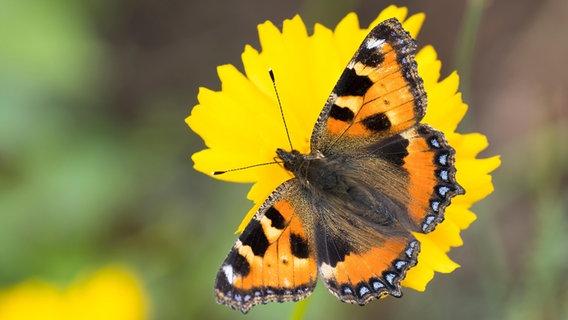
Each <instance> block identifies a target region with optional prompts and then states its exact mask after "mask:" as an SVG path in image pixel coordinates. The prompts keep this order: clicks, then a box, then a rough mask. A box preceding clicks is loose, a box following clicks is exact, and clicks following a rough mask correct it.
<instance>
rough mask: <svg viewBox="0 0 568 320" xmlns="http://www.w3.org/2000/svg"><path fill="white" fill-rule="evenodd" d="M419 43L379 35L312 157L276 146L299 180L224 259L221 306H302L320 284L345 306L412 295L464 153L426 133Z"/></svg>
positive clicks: (331, 104) (358, 60)
mask: <svg viewBox="0 0 568 320" xmlns="http://www.w3.org/2000/svg"><path fill="white" fill-rule="evenodd" d="M415 52H416V43H415V40H414V39H413V38H412V37H411V36H410V35H409V34H408V32H406V31H405V30H404V29H403V27H402V26H401V24H400V22H399V21H398V20H397V19H394V18H393V19H389V20H386V21H384V22H382V23H380V24H378V25H377V26H376V27H375V28H373V29H372V30H371V32H370V33H369V34H368V35H367V36H366V38H365V39H364V40H363V43H362V44H361V46H360V47H359V49H358V50H357V52H356V53H355V55H354V57H353V58H352V59H351V61H350V62H349V64H348V65H347V67H346V68H345V70H344V71H343V73H342V75H341V76H340V78H339V80H338V82H337V84H336V86H335V88H334V89H333V91H332V93H331V94H330V96H329V98H328V100H327V102H326V104H325V106H324V107H323V110H322V111H321V113H320V115H319V117H318V119H317V122H316V124H315V126H314V129H313V132H312V136H311V140H310V148H311V151H310V153H308V154H302V153H300V152H299V151H297V150H291V151H287V150H285V149H277V150H276V157H277V159H278V161H279V162H280V163H282V165H283V166H284V168H285V169H286V170H288V171H290V172H291V173H293V178H291V179H290V180H287V181H285V182H283V183H282V184H281V185H280V186H279V187H277V188H276V189H275V190H274V191H273V192H272V193H271V194H270V196H269V197H268V198H267V199H266V200H265V201H264V203H263V204H262V205H261V206H260V208H259V210H258V211H257V212H256V214H255V215H254V217H253V219H252V220H251V221H250V222H249V223H248V225H247V226H246V228H245V229H244V231H243V233H242V234H241V235H240V236H239V238H238V240H237V241H236V243H235V244H234V246H233V248H232V249H231V251H230V252H229V254H228V256H227V258H226V259H225V261H224V262H223V264H222V266H221V268H220V270H219V272H218V273H217V277H216V281H215V296H216V299H217V301H218V302H219V303H222V304H225V305H228V306H230V307H232V308H233V309H236V310H240V311H241V312H243V313H247V312H248V311H249V310H250V309H251V308H252V307H253V306H255V305H257V304H265V303H268V302H273V301H278V302H284V301H298V300H300V299H303V298H305V297H307V296H308V295H310V294H311V293H312V291H313V289H314V288H315V286H316V283H317V279H318V277H319V278H320V279H321V280H322V281H323V283H324V284H325V286H326V287H327V288H328V289H329V291H330V292H331V293H332V294H333V295H335V296H336V297H337V298H339V299H340V300H341V301H343V302H348V303H354V304H359V305H364V304H366V303H368V302H369V301H371V300H373V299H377V298H380V297H383V296H386V295H391V296H394V297H400V296H401V295H402V292H401V286H400V281H401V280H402V279H404V277H405V275H406V273H407V271H408V270H409V269H410V268H412V267H413V266H414V265H416V263H417V256H418V253H419V251H420V243H419V241H418V240H417V239H416V238H415V236H414V235H413V233H416V232H418V233H428V232H431V231H432V230H434V228H435V227H436V225H437V224H438V223H440V222H441V221H442V220H443V217H444V216H443V214H444V210H445V208H446V207H447V206H448V205H449V204H450V201H451V198H452V197H454V196H455V195H458V194H463V193H464V192H465V191H464V190H463V188H462V187H461V186H460V185H459V184H458V183H457V181H456V179H455V175H456V169H455V167H454V158H455V151H454V149H453V148H452V147H451V146H450V145H448V143H447V141H446V139H445V137H444V135H443V133H442V132H440V131H438V130H436V129H434V128H432V127H430V126H429V125H427V124H422V123H420V121H421V120H422V118H423V117H424V115H425V112H426V105H427V97H426V92H425V90H424V86H423V82H422V79H421V78H420V76H419V75H418V70H417V64H416V61H415Z"/></svg>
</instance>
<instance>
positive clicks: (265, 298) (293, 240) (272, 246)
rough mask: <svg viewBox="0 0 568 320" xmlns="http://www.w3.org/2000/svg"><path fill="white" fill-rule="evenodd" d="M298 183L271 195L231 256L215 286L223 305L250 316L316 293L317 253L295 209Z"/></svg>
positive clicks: (224, 264)
mask: <svg viewBox="0 0 568 320" xmlns="http://www.w3.org/2000/svg"><path fill="white" fill-rule="evenodd" d="M294 183H295V181H294V180H290V181H287V182H285V183H284V184H282V185H281V186H280V187H278V188H277V189H276V190H275V191H274V192H273V193H272V195H271V196H270V197H269V198H268V200H267V201H266V202H265V203H264V204H263V205H262V206H261V208H260V209H259V211H258V212H257V213H256V215H255V216H254V218H253V219H252V220H251V222H249V224H248V225H247V227H246V228H245V230H244V232H243V233H242V234H241V236H240V237H239V239H238V240H237V241H236V243H235V245H234V246H233V248H232V249H231V251H230V252H229V255H228V256H227V258H226V259H225V262H223V265H222V266H221V269H220V270H219V273H218V274H217V279H216V282H215V295H216V298H217V301H218V302H219V303H222V304H226V305H229V306H231V307H232V308H233V309H236V310H240V311H242V312H243V313H247V312H248V311H249V310H250V309H251V308H252V307H253V306H254V305H257V304H260V303H263V304H264V303H268V302H272V301H278V302H284V301H298V300H300V299H303V298H305V297H306V296H308V295H309V294H310V293H311V292H312V291H313V288H314V287H315V285H316V281H317V271H316V269H317V267H316V260H315V253H314V248H313V245H312V243H311V240H310V238H311V237H310V236H308V233H307V231H306V228H305V226H304V223H303V221H302V219H301V217H300V216H299V215H298V214H297V212H296V209H295V208H294V207H293V205H292V203H293V202H292V200H293V199H292V198H291V196H292V195H294V192H292V191H291V190H292V189H294V188H293V186H294Z"/></svg>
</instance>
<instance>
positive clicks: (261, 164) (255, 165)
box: [212, 160, 281, 176]
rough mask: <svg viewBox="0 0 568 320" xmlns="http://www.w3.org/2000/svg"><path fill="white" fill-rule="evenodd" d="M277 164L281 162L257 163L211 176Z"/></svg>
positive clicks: (214, 172)
mask: <svg viewBox="0 0 568 320" xmlns="http://www.w3.org/2000/svg"><path fill="white" fill-rule="evenodd" d="M279 163H281V162H279V161H276V160H275V161H272V162H265V163H257V164H253V165H250V166H246V167H240V168H234V169H229V170H224V171H213V172H212V174H213V175H214V176H218V175H220V174H224V173H227V172H233V171H239V170H245V169H250V168H256V167H261V166H267V165H270V164H279Z"/></svg>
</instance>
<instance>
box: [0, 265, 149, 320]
mask: <svg viewBox="0 0 568 320" xmlns="http://www.w3.org/2000/svg"><path fill="white" fill-rule="evenodd" d="M148 311H149V306H148V298H147V296H146V293H145V291H144V288H143V287H142V284H141V282H140V280H139V279H138V278H137V276H136V275H135V273H134V272H133V271H132V270H130V269H128V268H126V267H123V266H108V267H106V268H103V269H101V270H99V271H97V272H96V273H95V274H93V275H91V276H89V277H87V278H81V279H78V280H76V281H75V282H74V283H72V284H71V285H70V286H69V287H67V288H61V287H60V286H58V285H55V284H53V283H50V282H46V281H44V280H39V279H30V280H27V281H25V282H23V283H20V284H17V285H15V286H14V287H12V288H7V289H2V290H0V319H2V320H32V319H33V320H39V319H41V320H51V319H53V320H67V319H68V320H77V319H81V320H89V319H92V320H101V319H105V320H113V319H116V320H141V319H146V318H147V317H148Z"/></svg>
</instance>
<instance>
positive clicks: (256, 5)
mask: <svg viewBox="0 0 568 320" xmlns="http://www.w3.org/2000/svg"><path fill="white" fill-rule="evenodd" d="M391 3H392V2H390V1H365V0H359V1H354V0H353V1H341V2H332V1H324V0H305V1H266V0H245V1H219V0H210V1H187V0H173V1H159V0H116V1H110V0H101V1H68V0H46V1H31V0H21V1H15V0H14V1H10V0H5V1H1V2H0V7H1V8H0V292H1V290H8V289H9V288H11V287H12V286H14V285H16V284H18V283H20V282H22V281H25V280H26V279H30V278H40V279H44V280H45V281H49V282H51V283H54V284H55V285H57V286H61V287H62V288H65V287H66V286H68V285H69V283H71V282H73V281H74V280H75V279H76V277H77V275H79V274H83V273H85V272H87V273H88V272H90V270H97V269H98V268H100V267H102V266H105V265H108V264H109V263H121V264H124V265H127V266H129V267H130V268H132V270H135V273H136V274H137V276H138V277H139V279H140V281H141V283H143V287H144V290H145V292H146V293H147V295H148V300H149V302H148V303H149V308H150V310H151V312H150V318H151V319H204V318H207V319H238V318H242V315H241V314H240V313H237V312H234V311H232V310H230V309H229V308H226V307H223V306H218V305H216V303H215V301H214V298H213V288H212V286H213V279H214V276H215V273H216V272H217V268H218V267H219V265H220V263H221V262H222V260H223V259H224V258H225V255H226V253H227V252H228V250H229V248H230V247H231V245H232V244H233V241H234V239H235V238H236V236H235V235H234V234H233V232H234V230H235V229H236V227H237V226H238V224H239V223H240V221H241V219H242V218H243V216H244V214H245V212H246V211H247V210H248V208H249V207H250V205H251V203H249V202H248V200H246V197H245V195H246V192H247V190H248V187H249V186H247V185H238V184H230V183H224V182H219V181H215V180H213V179H210V178H208V177H206V176H204V175H202V174H199V173H197V172H195V171H193V169H192V162H191V160H190V159H189V157H190V155H191V154H192V153H194V152H196V151H198V150H200V149H202V148H203V143H202V141H201V139H200V138H199V137H198V136H196V135H195V134H193V133H192V132H190V130H189V129H188V128H187V126H186V125H185V124H184V122H183V120H184V118H185V117H186V116H187V115H188V114H189V113H190V110H191V108H192V107H193V106H194V105H195V104H196V103H197V99H196V95H197V90H198V87H200V86H204V87H208V88H211V89H216V90H217V89H220V83H219V81H218V79H217V77H216V71H215V67H216V66H217V65H220V64H225V63H231V64H235V65H236V66H238V67H239V68H241V67H242V65H241V63H240V53H241V52H242V50H243V48H244V45H245V44H247V43H248V44H252V45H253V46H255V47H257V48H258V47H259V46H258V40H257V33H256V25H257V24H259V23H261V22H264V21H265V20H271V21H273V22H274V23H275V24H276V25H281V22H282V21H283V20H284V19H286V18H290V17H292V16H294V15H295V14H297V13H300V14H301V15H302V17H303V18H304V21H305V22H306V24H307V25H308V27H313V24H314V23H315V22H320V23H323V24H324V25H327V26H329V27H333V26H335V24H336V23H337V22H338V21H339V20H340V19H341V18H342V17H343V16H344V15H345V14H346V13H347V12H350V11H355V12H357V13H358V14H359V16H360V21H361V23H362V24H363V25H366V24H368V23H369V22H370V21H371V20H372V19H373V18H374V17H375V16H376V14H377V13H378V12H380V11H381V10H382V9H383V8H384V7H386V6H387V5H389V4H391ZM392 4H396V5H399V6H407V7H408V8H409V11H410V13H416V12H425V13H426V14H427V18H426V22H425V24H424V26H423V29H422V32H421V34H420V36H419V38H418V42H419V44H420V45H424V44H433V45H434V46H435V48H436V49H437V50H438V53H439V56H440V58H441V60H442V61H443V63H444V66H443V70H442V73H443V76H444V75H448V74H449V73H450V72H451V71H452V70H454V69H456V68H457V69H458V71H459V72H460V75H461V77H462V81H461V90H462V91H463V92H464V95H465V100H466V102H467V103H468V104H469V106H470V109H469V113H468V115H467V117H466V119H465V121H464V123H463V124H462V126H461V131H462V132H470V131H479V132H482V133H484V134H486V135H487V136H488V139H489V141H490V147H489V148H488V149H487V151H486V152H484V153H483V154H482V155H484V156H491V155H495V154H500V155H501V156H502V162H503V164H502V166H501V167H500V168H499V169H498V170H497V171H496V172H495V174H494V184H495V192H494V193H493V194H492V195H491V196H490V197H488V198H487V199H486V200H484V201H482V202H481V203H479V204H478V205H476V206H475V207H474V211H475V212H476V213H477V214H478V220H477V221H476V222H475V223H474V224H473V225H472V226H471V228H470V229H468V230H466V231H465V232H463V238H464V243H465V244H464V246H463V247H461V248H458V249H454V250H453V251H452V252H451V254H450V255H451V257H452V258H453V259H454V260H455V261H457V262H458V263H459V264H460V265H461V268H460V269H458V270H457V271H455V272H454V273H452V274H450V275H441V274H437V276H436V277H435V279H434V280H433V281H432V282H431V283H430V284H429V286H428V289H427V291H426V292H424V293H419V292H414V291H412V290H410V289H407V290H406V291H405V297H404V298H403V299H394V298H388V299H385V300H383V301H381V302H377V303H372V304H370V305H368V306H367V307H364V308H361V307H358V306H352V305H346V304H342V303H339V302H338V301H337V300H336V299H335V298H334V297H333V296H331V295H330V294H329V293H327V291H326V290H325V288H324V286H323V285H321V284H320V285H319V286H318V289H317V290H316V292H315V294H314V295H313V297H312V298H311V300H310V302H309V304H308V305H307V310H306V314H305V318H306V319H341V318H347V317H350V318H353V319H357V318H363V317H365V318H373V319H374V318H388V319H421V320H426V319H440V318H442V319H445V318H458V319H568V142H567V139H568V67H567V66H566V62H565V59H566V57H568V1H566V0H544V1H532V0H492V1H491V0H486V1H484V0H470V1H464V0H437V1H419V0H415V1H397V2H394V3H392ZM30 307H33V306H30ZM96 307H97V306H89V307H86V308H85V313H89V312H90V311H89V308H96ZM294 308H295V304H292V303H288V304H271V305H268V306H260V307H257V308H255V309H254V310H252V311H251V312H250V314H249V315H248V316H247V317H248V318H249V319H265V318H267V317H270V318H274V319H277V318H280V319H287V318H289V317H290V316H291V315H292V313H293V312H294Z"/></svg>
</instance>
